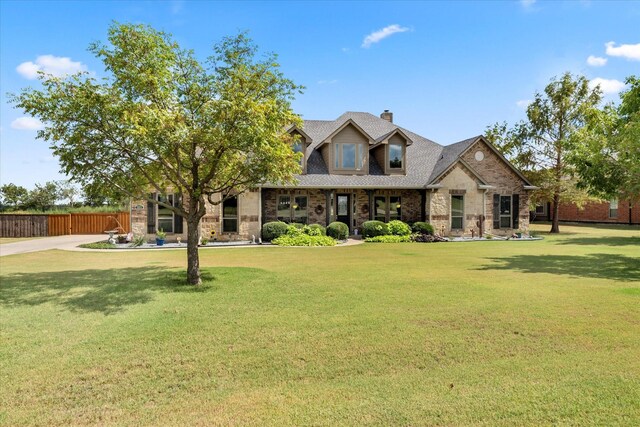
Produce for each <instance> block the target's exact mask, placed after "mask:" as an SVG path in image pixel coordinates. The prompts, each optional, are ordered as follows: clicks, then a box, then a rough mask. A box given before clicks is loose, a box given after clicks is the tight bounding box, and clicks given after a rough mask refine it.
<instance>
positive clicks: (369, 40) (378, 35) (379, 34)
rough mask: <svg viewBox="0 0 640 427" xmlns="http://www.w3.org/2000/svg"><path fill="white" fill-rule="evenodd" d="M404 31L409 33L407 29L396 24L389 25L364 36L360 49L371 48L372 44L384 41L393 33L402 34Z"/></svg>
mask: <svg viewBox="0 0 640 427" xmlns="http://www.w3.org/2000/svg"><path fill="white" fill-rule="evenodd" d="M406 31H409V28H407V27H401V26H400V25H398V24H393V25H389V26H387V27H384V28H383V29H381V30H378V31H374V32H373V33H371V34H369V35H368V36H366V37H365V38H364V40H363V41H362V47H364V48H368V47H371V45H372V44H374V43H378V42H379V41H381V40H382V39H386V38H387V37H389V36H392V35H393V34H395V33H404V32H406Z"/></svg>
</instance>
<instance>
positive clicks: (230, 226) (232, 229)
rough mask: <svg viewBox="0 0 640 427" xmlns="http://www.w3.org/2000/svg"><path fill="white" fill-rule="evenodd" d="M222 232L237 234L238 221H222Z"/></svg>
mask: <svg viewBox="0 0 640 427" xmlns="http://www.w3.org/2000/svg"><path fill="white" fill-rule="evenodd" d="M222 231H223V232H225V233H237V232H238V219H237V218H236V219H231V218H229V219H227V218H225V219H223V220H222Z"/></svg>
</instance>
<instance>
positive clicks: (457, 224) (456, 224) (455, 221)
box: [451, 216, 462, 230]
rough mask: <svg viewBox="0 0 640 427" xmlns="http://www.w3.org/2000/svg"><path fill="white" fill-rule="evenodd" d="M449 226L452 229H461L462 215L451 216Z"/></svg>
mask: <svg viewBox="0 0 640 427" xmlns="http://www.w3.org/2000/svg"><path fill="white" fill-rule="evenodd" d="M451 228H453V229H458V230H460V229H462V217H461V216H459V217H455V218H451Z"/></svg>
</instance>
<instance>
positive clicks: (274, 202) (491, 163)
mask: <svg viewBox="0 0 640 427" xmlns="http://www.w3.org/2000/svg"><path fill="white" fill-rule="evenodd" d="M289 132H291V133H294V134H297V135H299V137H300V143H299V144H297V145H296V147H294V150H296V151H301V152H303V153H304V157H303V160H302V174H300V175H298V176H297V177H296V178H297V182H296V183H295V184H292V185H288V186H276V185H269V184H265V185H263V186H261V187H260V188H259V189H256V190H254V191H252V192H249V193H245V194H242V195H240V196H239V197H238V198H237V199H231V201H229V203H226V205H225V206H211V211H210V212H207V215H206V216H205V217H204V218H203V220H202V230H201V233H202V235H209V234H210V232H211V231H212V230H213V231H215V232H216V235H217V238H218V239H220V240H235V239H250V238H251V236H256V237H258V236H259V235H260V229H261V225H262V224H264V223H265V222H269V221H276V220H281V221H285V222H299V223H307V224H321V225H325V226H326V225H327V224H329V223H330V222H333V221H341V222H344V223H346V224H347V225H348V226H349V229H350V231H351V233H352V234H355V233H357V232H358V230H359V229H361V227H362V224H363V223H364V222H365V221H368V220H372V219H376V220H381V221H385V222H387V221H390V220H393V219H400V220H402V221H405V222H408V223H413V222H416V221H428V222H430V223H431V224H433V225H434V227H435V228H436V231H437V232H439V233H442V234H445V235H463V234H465V235H471V233H472V231H473V233H474V234H475V235H478V234H480V233H481V232H491V233H494V234H501V235H509V234H512V233H513V232H514V231H515V230H517V229H523V230H526V229H528V226H529V192H530V191H531V190H535V189H536V187H534V186H532V185H531V184H530V183H529V182H528V181H527V180H526V178H525V177H524V176H522V174H521V173H520V172H519V171H518V170H517V169H515V168H514V167H513V166H512V165H511V164H510V163H509V162H508V161H507V160H506V159H505V158H504V157H503V156H502V155H501V154H500V153H499V152H498V151H497V150H496V149H495V148H494V147H493V146H492V145H491V144H490V143H489V142H487V140H486V139H485V138H484V137H482V136H476V137H473V138H469V139H466V140H464V141H460V142H458V143H456V144H452V145H448V146H441V145H439V144H437V143H435V142H433V141H430V140H428V139H426V138H424V137H422V136H420V135H418V134H416V133H413V132H411V131H409V130H407V129H404V128H402V127H400V126H397V125H396V124H394V123H393V114H392V113H391V112H389V111H385V112H383V113H382V114H381V115H380V117H376V116H374V115H372V114H369V113H360V112H347V113H344V114H343V115H341V116H340V117H338V118H337V119H336V120H305V121H304V123H303V125H302V127H301V128H297V127H293V128H291V129H290V130H289ZM165 197H172V196H171V195H169V196H165ZM177 202H178V201H174V203H177ZM181 222H182V221H181V219H176V218H175V217H174V216H173V215H172V214H171V213H170V212H169V211H168V210H165V209H162V208H158V207H157V206H154V205H152V204H149V205H148V206H147V204H146V203H144V204H142V203H141V204H138V205H133V207H132V223H133V224H132V228H134V229H135V228H136V227H137V229H139V230H140V229H143V230H146V231H147V232H148V233H152V232H154V231H155V229H157V228H161V226H162V225H163V224H164V225H166V227H164V229H165V231H167V230H169V231H171V232H173V233H174V236H176V235H182V236H183V238H185V237H186V236H185V234H186V229H183V228H182V224H181ZM167 227H168V228H167Z"/></svg>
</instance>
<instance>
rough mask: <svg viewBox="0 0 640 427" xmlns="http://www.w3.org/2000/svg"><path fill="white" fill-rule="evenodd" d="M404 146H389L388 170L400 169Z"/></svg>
mask: <svg viewBox="0 0 640 427" xmlns="http://www.w3.org/2000/svg"><path fill="white" fill-rule="evenodd" d="M403 158H404V145H402V144H389V169H402V159H403Z"/></svg>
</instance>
